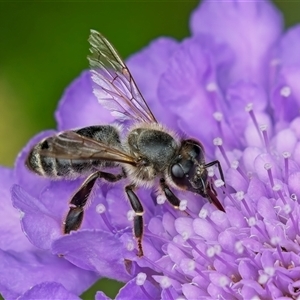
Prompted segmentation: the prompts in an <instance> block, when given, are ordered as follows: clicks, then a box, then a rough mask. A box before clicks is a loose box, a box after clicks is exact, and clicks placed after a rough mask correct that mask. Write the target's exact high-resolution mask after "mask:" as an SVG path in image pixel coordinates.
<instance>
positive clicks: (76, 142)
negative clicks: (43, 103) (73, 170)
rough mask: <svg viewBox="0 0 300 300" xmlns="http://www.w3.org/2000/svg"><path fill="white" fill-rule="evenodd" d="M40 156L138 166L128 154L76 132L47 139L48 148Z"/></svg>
mask: <svg viewBox="0 0 300 300" xmlns="http://www.w3.org/2000/svg"><path fill="white" fill-rule="evenodd" d="M40 155H42V156H48V157H55V158H60V159H73V160H95V159H97V160H106V161H115V162H122V163H127V164H131V165H136V161H135V160H134V158H133V157H132V156H130V155H128V154H127V153H125V152H123V151H121V150H119V149H117V148H113V147H112V146H111V145H109V146H108V145H106V144H104V143H101V142H99V141H96V140H94V139H91V138H88V137H85V136H82V135H79V134H78V133H76V132H74V131H64V132H62V133H60V134H58V135H55V136H53V137H50V138H48V139H47V148H46V149H45V148H43V149H41V150H40Z"/></svg>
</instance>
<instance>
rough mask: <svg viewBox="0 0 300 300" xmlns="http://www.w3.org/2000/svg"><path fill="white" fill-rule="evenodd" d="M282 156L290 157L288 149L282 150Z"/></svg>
mask: <svg viewBox="0 0 300 300" xmlns="http://www.w3.org/2000/svg"><path fill="white" fill-rule="evenodd" d="M282 156H283V157H284V158H289V157H291V153H290V152H288V151H284V152H282Z"/></svg>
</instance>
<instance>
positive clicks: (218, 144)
mask: <svg viewBox="0 0 300 300" xmlns="http://www.w3.org/2000/svg"><path fill="white" fill-rule="evenodd" d="M213 143H214V145H215V146H217V147H218V148H219V150H220V151H221V154H222V155H223V158H224V159H225V161H226V163H227V165H228V167H230V162H229V159H228V157H227V155H226V153H225V150H224V148H223V146H222V145H223V141H222V139H221V138H219V137H218V138H215V139H214V140H213Z"/></svg>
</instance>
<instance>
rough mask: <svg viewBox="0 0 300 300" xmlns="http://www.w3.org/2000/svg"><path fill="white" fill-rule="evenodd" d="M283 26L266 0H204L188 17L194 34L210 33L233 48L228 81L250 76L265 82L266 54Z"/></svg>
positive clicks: (277, 12) (280, 17) (257, 80)
mask: <svg viewBox="0 0 300 300" xmlns="http://www.w3.org/2000/svg"><path fill="white" fill-rule="evenodd" d="M282 28H283V25H282V16H281V14H280V13H279V11H277V10H276V8H275V7H274V6H273V5H272V4H271V3H269V1H250V2H249V1H242V0H239V1H233V0H230V1H222V2H220V1H210V0H207V1H203V2H202V3H201V4H200V5H199V8H198V9H196V10H195V11H194V12H193V14H192V17H191V30H192V33H193V34H194V35H197V34H200V33H201V34H209V35H211V36H212V37H214V39H215V40H217V41H219V42H223V43H224V42H225V43H226V44H228V45H229V46H230V48H231V49H232V50H233V51H234V54H235V61H234V64H233V65H232V66H231V70H230V71H229V73H227V81H228V82H235V81H237V80H238V79H249V78H250V79H255V81H256V82H257V83H266V78H267V76H266V75H267V71H266V70H268V68H267V67H268V56H267V55H268V53H269V51H270V49H271V47H272V46H273V45H274V43H275V42H276V41H277V39H278V38H279V35H280V34H281V30H282ZM262 41H263V43H262Z"/></svg>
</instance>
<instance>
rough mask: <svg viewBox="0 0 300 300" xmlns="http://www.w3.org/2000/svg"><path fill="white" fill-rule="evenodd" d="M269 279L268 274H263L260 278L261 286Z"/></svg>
mask: <svg viewBox="0 0 300 300" xmlns="http://www.w3.org/2000/svg"><path fill="white" fill-rule="evenodd" d="M268 279H269V276H268V275H267V274H261V275H260V276H259V278H258V283H259V284H265V283H266V282H267V281H268Z"/></svg>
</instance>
